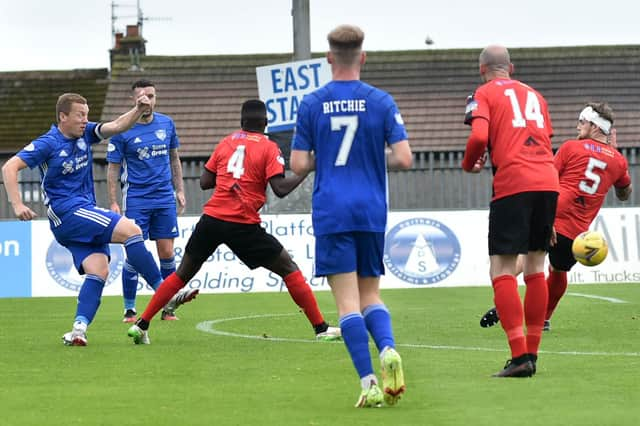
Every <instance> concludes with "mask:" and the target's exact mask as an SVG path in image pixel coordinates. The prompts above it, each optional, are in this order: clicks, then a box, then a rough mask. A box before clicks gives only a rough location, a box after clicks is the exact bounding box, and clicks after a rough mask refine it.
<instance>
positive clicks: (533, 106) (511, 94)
mask: <svg viewBox="0 0 640 426" xmlns="http://www.w3.org/2000/svg"><path fill="white" fill-rule="evenodd" d="M504 95H505V96H507V97H508V98H509V100H510V101H511V109H512V110H513V120H512V121H511V124H513V127H527V121H526V120H530V121H535V122H536V125H537V126H538V128H539V129H544V117H543V116H542V112H541V111H540V101H539V100H538V97H537V96H536V94H535V93H533V92H532V91H530V90H527V102H526V103H525V105H524V117H523V116H522V111H521V110H520V105H519V104H518V98H517V97H516V91H515V90H513V89H506V90H505V91H504Z"/></svg>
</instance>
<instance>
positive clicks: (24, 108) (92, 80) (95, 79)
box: [0, 68, 109, 154]
mask: <svg viewBox="0 0 640 426" xmlns="http://www.w3.org/2000/svg"><path fill="white" fill-rule="evenodd" d="M108 85H109V80H108V70H107V69H106V68H104V69H88V70H87V69H78V70H71V71H23V72H5V73H0V154H14V153H15V152H16V151H18V150H20V149H21V148H22V147H23V146H25V145H26V144H28V143H29V142H30V141H31V140H33V139H34V138H36V137H38V136H40V135H41V134H43V133H45V132H47V131H48V130H49V127H50V126H51V124H52V123H54V122H55V121H56V102H57V100H58V96H60V95H61V94H63V93H67V92H74V93H79V94H81V95H83V96H84V97H85V98H86V99H87V102H88V103H89V107H90V109H89V120H95V121H97V120H99V119H100V117H101V115H102V106H103V104H104V97H105V94H106V93H107V86H108Z"/></svg>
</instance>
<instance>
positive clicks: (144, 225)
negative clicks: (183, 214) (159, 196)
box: [124, 205, 180, 240]
mask: <svg viewBox="0 0 640 426" xmlns="http://www.w3.org/2000/svg"><path fill="white" fill-rule="evenodd" d="M124 215H125V216H126V217H128V218H129V219H131V220H133V221H134V222H135V223H136V225H138V226H139V227H140V229H142V236H143V237H144V239H145V240H147V239H151V240H163V239H173V238H176V237H177V236H178V235H180V233H179V232H178V214H177V213H176V207H175V205H174V206H171V207H161V208H155V209H146V208H136V207H134V208H131V207H130V208H127V211H126V212H125V213H124Z"/></svg>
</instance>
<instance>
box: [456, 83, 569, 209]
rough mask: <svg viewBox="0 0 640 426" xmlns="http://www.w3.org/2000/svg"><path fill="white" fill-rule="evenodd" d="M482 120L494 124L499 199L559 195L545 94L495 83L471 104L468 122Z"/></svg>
mask: <svg viewBox="0 0 640 426" xmlns="http://www.w3.org/2000/svg"><path fill="white" fill-rule="evenodd" d="M476 118H478V119H486V120H487V121H488V123H489V141H488V146H487V148H488V150H489V154H490V156H491V164H492V166H493V172H494V176H493V199H494V200H496V199H498V198H502V197H506V196H508V195H513V194H517V193H520V192H528V191H558V175H557V172H556V170H555V168H554V167H553V151H552V149H551V136H552V135H553V128H552V127H551V119H550V118H549V112H548V109H547V101H546V100H545V99H544V98H543V97H542V95H540V94H539V93H538V92H537V91H535V90H534V89H533V88H531V87H529V86H527V85H526V84H524V83H521V82H519V81H517V80H511V79H494V80H491V81H489V82H487V83H486V84H483V85H482V86H480V87H479V88H478V89H477V90H476V91H475V93H474V94H473V95H472V96H471V98H470V99H469V100H468V102H467V110H466V117H465V123H466V124H470V123H471V121H472V120H473V119H476Z"/></svg>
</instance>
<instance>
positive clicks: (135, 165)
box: [107, 112, 180, 210]
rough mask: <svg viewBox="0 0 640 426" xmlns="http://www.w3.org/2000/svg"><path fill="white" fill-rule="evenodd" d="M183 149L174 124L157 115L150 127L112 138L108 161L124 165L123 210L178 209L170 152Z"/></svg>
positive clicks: (138, 124) (142, 126) (139, 124)
mask: <svg viewBox="0 0 640 426" xmlns="http://www.w3.org/2000/svg"><path fill="white" fill-rule="evenodd" d="M179 146H180V141H179V140H178V135H177V134H176V126H175V125H174V123H173V120H171V118H170V117H169V116H166V115H164V114H160V113H157V112H155V113H153V120H152V121H151V122H150V123H148V124H143V123H136V124H135V125H134V126H133V127H132V128H131V129H129V130H127V131H126V132H124V133H121V134H119V135H116V136H113V137H112V138H111V141H110V143H109V148H108V149H107V161H108V162H110V163H120V164H121V165H122V168H121V169H120V181H121V183H122V195H123V197H122V198H123V200H122V208H123V210H126V209H127V208H140V207H144V208H158V207H170V206H171V205H175V197H174V194H173V184H172V174H171V160H170V157H169V151H170V150H171V149H175V148H178V147H179Z"/></svg>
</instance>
